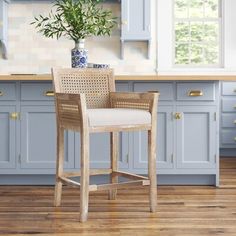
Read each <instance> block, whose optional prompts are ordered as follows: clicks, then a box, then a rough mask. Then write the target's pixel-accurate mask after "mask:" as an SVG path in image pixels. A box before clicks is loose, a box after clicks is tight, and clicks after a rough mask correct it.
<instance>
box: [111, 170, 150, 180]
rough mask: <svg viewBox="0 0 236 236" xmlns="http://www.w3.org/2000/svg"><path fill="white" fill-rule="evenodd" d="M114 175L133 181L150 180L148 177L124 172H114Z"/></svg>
mask: <svg viewBox="0 0 236 236" xmlns="http://www.w3.org/2000/svg"><path fill="white" fill-rule="evenodd" d="M112 175H115V176H116V175H117V176H122V177H125V178H128V179H133V180H142V179H143V180H148V179H149V178H148V177H146V176H142V175H136V174H131V173H128V172H123V171H113V172H112Z"/></svg>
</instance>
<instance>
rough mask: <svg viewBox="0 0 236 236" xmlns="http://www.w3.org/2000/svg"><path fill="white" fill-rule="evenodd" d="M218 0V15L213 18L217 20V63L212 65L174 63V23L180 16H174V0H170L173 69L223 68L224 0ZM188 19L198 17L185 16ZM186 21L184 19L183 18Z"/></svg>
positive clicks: (207, 19) (192, 19)
mask: <svg viewBox="0 0 236 236" xmlns="http://www.w3.org/2000/svg"><path fill="white" fill-rule="evenodd" d="M218 1H219V17H218V18H216V19H215V18H214V20H213V21H214V22H216V21H218V22H219V39H218V40H219V63H218V64H213V65H205V64H186V65H179V64H175V45H176V39H175V23H176V21H177V20H179V21H181V18H178V19H176V18H175V0H172V67H173V68H174V69H184V68H187V69H188V68H192V69H201V68H203V69H204V68H224V46H223V45H224V34H223V32H224V30H223V29H224V17H223V16H224V14H223V13H224V1H225V0H218ZM187 19H188V21H194V20H196V21H197V20H198V21H199V19H198V18H187ZM183 20H185V21H186V19H183ZM204 20H206V21H210V20H211V18H201V21H204Z"/></svg>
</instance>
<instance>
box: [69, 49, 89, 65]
mask: <svg viewBox="0 0 236 236" xmlns="http://www.w3.org/2000/svg"><path fill="white" fill-rule="evenodd" d="M87 65H88V50H86V49H83V48H73V49H72V50H71V66H72V68H86V67H87Z"/></svg>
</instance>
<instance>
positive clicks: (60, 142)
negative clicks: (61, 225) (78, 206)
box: [54, 127, 64, 206]
mask: <svg viewBox="0 0 236 236" xmlns="http://www.w3.org/2000/svg"><path fill="white" fill-rule="evenodd" d="M63 162H64V129H63V128H59V127H57V167H56V185H55V193H54V206H60V205H61V194H62V182H61V181H60V179H59V177H60V176H61V175H62V174H63Z"/></svg>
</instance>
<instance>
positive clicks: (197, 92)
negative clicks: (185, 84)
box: [188, 90, 203, 97]
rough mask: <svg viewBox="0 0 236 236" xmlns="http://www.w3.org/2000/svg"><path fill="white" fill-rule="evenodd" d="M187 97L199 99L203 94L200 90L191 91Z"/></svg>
mask: <svg viewBox="0 0 236 236" xmlns="http://www.w3.org/2000/svg"><path fill="white" fill-rule="evenodd" d="M188 96H189V97H200V96H203V92H202V91H201V90H191V91H189V92H188Z"/></svg>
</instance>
